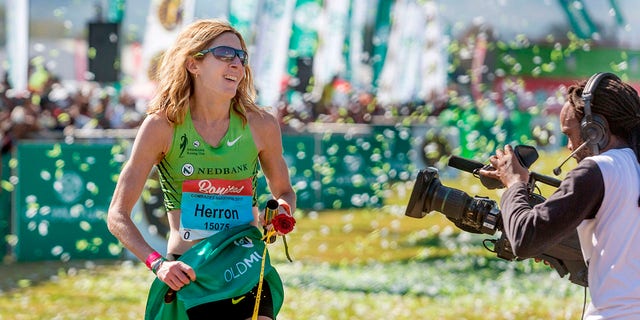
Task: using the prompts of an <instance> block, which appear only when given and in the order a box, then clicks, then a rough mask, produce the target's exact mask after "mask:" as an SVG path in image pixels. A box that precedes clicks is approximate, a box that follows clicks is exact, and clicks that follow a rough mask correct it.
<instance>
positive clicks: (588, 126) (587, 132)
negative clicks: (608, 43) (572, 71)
mask: <svg viewBox="0 0 640 320" xmlns="http://www.w3.org/2000/svg"><path fill="white" fill-rule="evenodd" d="M604 78H610V79H612V80H616V81H620V78H618V76H616V75H615V74H613V73H609V72H598V73H596V74H594V75H593V76H591V78H589V80H588V81H587V84H586V85H585V86H584V89H583V90H582V101H584V117H583V118H582V120H581V121H580V134H581V135H582V139H583V140H584V141H585V142H588V145H589V147H590V148H591V150H592V152H593V154H600V150H601V149H604V148H605V147H606V146H607V144H609V125H608V123H607V120H606V119H605V118H604V117H603V116H601V115H599V114H597V113H592V112H591V100H592V99H593V94H594V92H595V90H596V88H597V87H598V84H599V83H600V81H601V80H602V79H604Z"/></svg>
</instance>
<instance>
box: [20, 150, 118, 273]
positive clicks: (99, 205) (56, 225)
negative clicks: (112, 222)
mask: <svg viewBox="0 0 640 320" xmlns="http://www.w3.org/2000/svg"><path fill="white" fill-rule="evenodd" d="M119 149H120V148H119V147H118V146H114V145H112V144H92V145H84V144H80V143H77V144H73V145H67V144H40V143H21V144H19V145H18V147H17V155H16V160H17V161H18V163H19V166H18V167H17V179H18V183H17V185H16V188H15V192H14V198H13V203H14V206H15V211H14V213H13V219H12V221H13V222H12V228H13V234H14V235H16V237H17V241H16V242H15V247H14V253H15V256H16V259H17V260H18V261H35V260H62V261H68V260H71V259H105V258H118V257H120V254H121V251H122V247H121V246H120V244H119V242H118V241H117V239H116V238H115V237H114V236H113V235H112V234H111V233H110V232H109V230H108V229H107V223H106V219H107V212H108V209H109V204H110V202H111V197H112V195H113V191H114V189H115V184H116V180H117V175H118V173H119V170H120V167H121V165H122V162H121V160H120V159H121V155H119V154H118V150H119ZM36 159H37V160H36Z"/></svg>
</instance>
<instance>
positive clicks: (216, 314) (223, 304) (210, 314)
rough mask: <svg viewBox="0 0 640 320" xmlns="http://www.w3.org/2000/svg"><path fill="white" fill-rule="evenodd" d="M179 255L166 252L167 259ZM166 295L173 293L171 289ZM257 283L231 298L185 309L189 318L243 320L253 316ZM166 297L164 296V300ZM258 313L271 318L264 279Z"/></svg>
mask: <svg viewBox="0 0 640 320" xmlns="http://www.w3.org/2000/svg"><path fill="white" fill-rule="evenodd" d="M179 257H180V255H177V254H167V258H168V259H169V260H177V259H178V258H179ZM169 291H170V292H169V293H167V295H171V294H172V295H173V296H174V297H175V292H174V293H171V291H172V290H169ZM257 292H258V285H257V284H256V286H255V287H253V289H251V290H250V291H249V292H247V293H245V294H243V295H241V296H239V297H234V298H231V299H225V300H219V301H212V302H208V303H204V304H201V305H197V306H195V307H192V308H190V309H188V310H187V315H188V316H189V319H229V320H234V319H238V320H244V319H249V318H251V317H252V316H253V308H254V306H255V304H256V296H257ZM166 299H167V297H165V301H166ZM258 314H259V315H261V316H265V317H269V318H271V319H273V301H272V300H271V288H270V287H269V284H268V283H267V282H266V281H263V282H262V294H261V295H260V307H259V309H258Z"/></svg>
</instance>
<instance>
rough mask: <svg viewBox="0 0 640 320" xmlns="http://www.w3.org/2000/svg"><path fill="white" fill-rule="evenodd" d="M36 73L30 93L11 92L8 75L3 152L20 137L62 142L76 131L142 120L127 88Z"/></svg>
mask: <svg viewBox="0 0 640 320" xmlns="http://www.w3.org/2000/svg"><path fill="white" fill-rule="evenodd" d="M35 74H36V73H32V74H31V77H30V80H29V85H28V89H27V90H22V91H17V90H14V89H12V88H11V86H10V84H9V81H7V79H6V77H5V79H4V81H2V83H0V141H1V142H2V144H1V145H2V153H6V152H8V151H9V150H11V148H12V147H13V146H14V145H15V144H16V143H17V141H18V140H22V139H61V138H63V137H64V136H68V135H71V134H72V133H73V130H74V129H131V128H136V127H138V125H139V124H140V123H141V121H142V119H143V118H144V106H142V105H140V103H142V101H139V100H137V99H135V98H134V97H133V96H132V95H131V94H130V93H129V92H128V91H127V90H126V89H125V90H118V89H116V88H115V87H113V86H105V85H101V84H98V83H96V82H81V83H63V82H62V81H60V80H59V79H58V78H57V77H55V76H48V75H46V76H44V77H39V76H36V75H35Z"/></svg>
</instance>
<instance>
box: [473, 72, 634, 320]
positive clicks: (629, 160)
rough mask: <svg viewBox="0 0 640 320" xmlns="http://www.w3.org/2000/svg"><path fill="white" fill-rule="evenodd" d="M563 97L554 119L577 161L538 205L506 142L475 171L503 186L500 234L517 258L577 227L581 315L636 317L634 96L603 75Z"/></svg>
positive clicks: (612, 77) (628, 88) (626, 87)
mask: <svg viewBox="0 0 640 320" xmlns="http://www.w3.org/2000/svg"><path fill="white" fill-rule="evenodd" d="M583 91H584V94H583ZM567 95H568V97H567V101H566V103H565V104H564V106H563V107H562V111H561V112H560V123H561V127H562V132H563V133H564V134H565V135H567V137H568V140H569V142H568V145H567V147H568V148H569V150H571V151H573V152H572V155H571V156H572V157H573V158H575V159H576V160H577V161H578V165H577V167H576V168H574V169H573V170H571V171H569V172H568V173H567V176H566V178H565V179H564V181H562V184H561V185H560V187H559V188H558V189H557V190H556V191H555V192H554V193H553V194H552V195H551V196H550V197H549V198H548V199H547V200H546V201H545V202H543V203H541V204H538V205H536V206H533V207H532V206H531V205H530V204H529V202H528V192H527V182H528V180H529V172H528V171H527V169H525V168H524V167H523V166H522V165H521V164H520V163H519V162H518V161H517V158H516V157H515V155H514V152H513V149H512V148H511V146H509V145H507V146H505V147H504V150H500V149H498V150H496V154H495V155H494V156H492V157H491V158H490V159H489V161H490V163H491V165H492V166H493V167H494V168H495V171H493V170H492V171H490V170H481V171H480V174H481V175H483V176H486V177H492V178H496V179H499V180H500V181H502V183H503V184H504V185H505V186H507V189H506V191H505V192H504V194H503V196H502V199H501V201H500V202H501V211H502V218H503V221H504V232H505V233H506V235H507V238H508V239H509V241H510V243H511V245H512V247H513V250H514V253H515V254H516V255H517V256H518V257H521V258H528V257H532V256H535V255H537V254H540V253H542V252H543V251H544V250H545V249H546V248H548V247H549V246H550V245H553V244H556V243H558V242H560V241H561V240H562V239H563V237H564V236H565V235H568V234H569V233H570V232H571V231H572V230H575V229H576V228H577V231H578V235H579V239H580V246H581V249H582V253H583V256H584V259H585V262H586V263H587V266H588V269H589V274H588V279H589V288H590V296H591V303H590V304H589V307H588V309H587V311H586V314H585V317H584V319H610V318H615V319H632V318H633V319H640V165H639V159H640V157H639V152H640V98H639V97H638V93H637V92H636V90H635V89H634V88H633V87H631V86H630V85H629V84H627V83H624V82H622V81H621V80H620V79H619V78H618V77H617V76H615V75H613V74H610V73H605V74H596V75H594V76H593V77H591V78H590V79H589V81H583V82H581V83H579V84H575V85H572V86H570V87H569V89H568V94H567ZM585 105H587V106H586V107H585ZM589 109H590V111H589Z"/></svg>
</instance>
